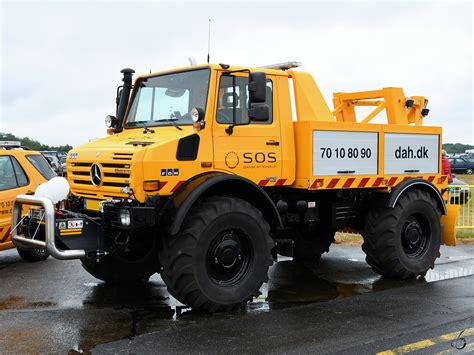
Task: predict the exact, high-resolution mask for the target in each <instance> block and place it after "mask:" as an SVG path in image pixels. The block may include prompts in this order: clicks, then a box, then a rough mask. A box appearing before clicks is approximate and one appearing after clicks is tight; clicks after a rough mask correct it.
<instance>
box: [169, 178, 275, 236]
mask: <svg viewBox="0 0 474 355" xmlns="http://www.w3.org/2000/svg"><path fill="white" fill-rule="evenodd" d="M213 194H220V195H227V196H234V197H239V198H242V199H244V200H246V201H248V202H250V203H251V204H253V205H254V206H255V207H257V208H258V209H259V210H260V211H261V212H262V214H263V217H264V218H265V220H267V222H269V223H270V226H272V227H273V226H278V227H281V225H282V222H281V217H280V214H279V213H278V210H277V208H276V206H275V204H274V203H273V201H272V199H271V198H270V196H268V194H267V193H266V192H265V190H263V189H262V188H261V187H260V186H258V185H257V184H255V183H254V182H252V181H250V180H248V179H246V178H243V177H240V176H236V175H229V174H224V173H217V172H214V173H208V174H204V175H198V176H196V177H195V178H194V179H192V180H190V181H189V182H188V183H186V184H185V185H183V186H181V187H180V189H179V190H178V191H177V192H176V194H175V195H174V196H173V198H172V203H173V205H174V207H175V208H177V212H176V214H175V216H174V219H173V221H172V223H171V226H170V228H169V233H170V234H172V235H174V234H176V233H178V232H179V230H180V229H181V225H182V224H183V222H184V219H185V218H186V215H187V214H188V212H189V210H190V209H191V207H192V206H193V205H194V204H195V203H196V202H197V201H198V200H199V199H200V198H202V197H205V196H210V195H213Z"/></svg>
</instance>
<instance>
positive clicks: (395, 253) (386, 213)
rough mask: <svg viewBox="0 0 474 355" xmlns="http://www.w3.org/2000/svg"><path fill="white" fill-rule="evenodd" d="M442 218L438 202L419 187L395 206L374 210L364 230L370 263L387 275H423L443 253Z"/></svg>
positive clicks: (376, 269) (403, 277) (364, 248)
mask: <svg viewBox="0 0 474 355" xmlns="http://www.w3.org/2000/svg"><path fill="white" fill-rule="evenodd" d="M440 220H441V214H440V212H439V210H438V208H437V205H436V201H435V200H433V199H432V198H431V197H430V195H429V194H428V193H426V192H423V191H420V190H412V191H408V192H406V193H405V194H404V195H403V196H402V197H400V199H399V200H398V202H397V204H396V205H395V207H394V208H375V209H372V210H371V211H370V212H369V213H368V215H367V218H366V223H365V228H364V231H363V237H364V244H363V245H362V250H363V251H364V252H365V254H366V255H367V257H366V261H367V263H368V264H369V265H370V266H371V267H372V269H373V270H374V271H375V272H377V273H379V274H381V275H382V276H385V277H390V278H398V279H408V278H415V277H417V276H424V275H425V274H426V272H427V271H428V269H430V268H431V269H432V268H433V267H434V263H435V260H436V258H438V257H439V256H440V254H439V248H440V245H441V222H440Z"/></svg>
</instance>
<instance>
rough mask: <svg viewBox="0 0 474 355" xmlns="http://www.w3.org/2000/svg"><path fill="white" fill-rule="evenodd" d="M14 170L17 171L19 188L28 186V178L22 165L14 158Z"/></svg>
mask: <svg viewBox="0 0 474 355" xmlns="http://www.w3.org/2000/svg"><path fill="white" fill-rule="evenodd" d="M12 162H13V168H14V169H15V175H16V181H17V183H18V186H26V185H28V178H27V177H26V174H25V171H24V170H23V168H22V167H21V165H20V163H18V161H17V160H16V159H15V158H13V157H12Z"/></svg>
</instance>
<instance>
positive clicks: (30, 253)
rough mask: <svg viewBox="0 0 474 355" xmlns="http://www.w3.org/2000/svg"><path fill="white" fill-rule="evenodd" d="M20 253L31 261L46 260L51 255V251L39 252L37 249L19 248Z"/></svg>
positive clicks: (23, 257) (26, 259)
mask: <svg viewBox="0 0 474 355" xmlns="http://www.w3.org/2000/svg"><path fill="white" fill-rule="evenodd" d="M17 252H18V255H20V257H21V258H22V259H23V260H25V261H28V262H30V263H34V262H38V261H43V260H46V259H47V258H48V257H49V253H45V254H38V253H37V252H36V250H35V249H31V250H30V249H21V248H17Z"/></svg>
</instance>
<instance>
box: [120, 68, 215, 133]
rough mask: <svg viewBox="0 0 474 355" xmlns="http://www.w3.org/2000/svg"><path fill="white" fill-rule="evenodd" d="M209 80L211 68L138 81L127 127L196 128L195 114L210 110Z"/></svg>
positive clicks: (126, 123)
mask: <svg viewBox="0 0 474 355" xmlns="http://www.w3.org/2000/svg"><path fill="white" fill-rule="evenodd" d="M209 76H210V70H209V69H208V68H207V69H199V70H193V71H186V72H180V73H171V74H165V75H160V76H155V77H151V78H145V79H143V80H139V81H137V83H136V85H137V87H138V90H135V91H134V94H133V102H132V106H131V107H130V110H129V113H128V115H127V120H126V122H125V127H137V126H169V125H172V124H178V125H187V124H192V123H193V121H192V119H191V110H192V109H193V108H194V107H199V108H201V109H203V110H204V111H205V109H206V101H207V92H208V90H209Z"/></svg>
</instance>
